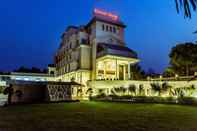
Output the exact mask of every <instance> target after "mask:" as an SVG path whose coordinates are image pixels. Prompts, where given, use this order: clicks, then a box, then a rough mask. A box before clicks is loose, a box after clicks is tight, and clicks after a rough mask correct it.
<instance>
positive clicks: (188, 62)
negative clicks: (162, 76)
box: [169, 43, 197, 76]
mask: <svg viewBox="0 0 197 131" xmlns="http://www.w3.org/2000/svg"><path fill="white" fill-rule="evenodd" d="M169 57H170V65H171V68H172V69H173V70H174V72H176V74H179V75H187V76H188V75H191V74H192V75H193V73H194V68H195V67H197V45H196V44H194V43H184V44H178V45H176V46H175V47H173V48H172V49H171V52H170V54H169Z"/></svg>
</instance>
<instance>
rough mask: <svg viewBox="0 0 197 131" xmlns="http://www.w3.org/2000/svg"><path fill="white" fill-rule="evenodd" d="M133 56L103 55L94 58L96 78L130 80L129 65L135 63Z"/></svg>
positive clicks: (136, 60)
mask: <svg viewBox="0 0 197 131" xmlns="http://www.w3.org/2000/svg"><path fill="white" fill-rule="evenodd" d="M138 61H139V60H138V59H135V58H128V57H121V56H114V55H105V56H103V57H100V58H98V59H97V60H96V79H100V80H103V79H104V80H130V79H131V71H130V65H131V64H135V63H137V62H138Z"/></svg>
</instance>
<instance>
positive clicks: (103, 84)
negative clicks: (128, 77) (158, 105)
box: [88, 80, 197, 97]
mask: <svg viewBox="0 0 197 131" xmlns="http://www.w3.org/2000/svg"><path fill="white" fill-rule="evenodd" d="M165 82H166V83H168V84H169V85H170V86H172V87H173V88H184V87H190V86H192V85H194V86H195V87H197V80H196V81H191V82H188V81H89V82H88V87H89V88H92V89H93V90H94V95H97V93H98V90H99V89H106V90H108V91H109V90H111V89H112V88H114V87H125V88H128V87H129V86H130V85H135V86H136V87H137V88H139V86H140V85H143V87H144V89H145V92H148V90H150V89H151V84H152V83H159V84H162V83H165ZM196 97H197V91H196Z"/></svg>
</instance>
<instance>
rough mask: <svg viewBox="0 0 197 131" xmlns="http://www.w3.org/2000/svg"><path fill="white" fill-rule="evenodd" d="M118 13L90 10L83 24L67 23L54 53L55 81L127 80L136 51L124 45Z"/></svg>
mask: <svg viewBox="0 0 197 131" xmlns="http://www.w3.org/2000/svg"><path fill="white" fill-rule="evenodd" d="M125 28H126V26H125V25H124V23H123V22H121V20H120V18H119V16H117V15H114V14H112V13H108V12H104V11H101V10H98V9H95V10H94V15H93V18H92V19H91V20H90V22H89V23H88V24H87V25H83V26H79V27H77V26H69V27H68V28H67V29H66V31H65V32H64V33H63V35H62V37H61V43H60V46H59V48H58V50H57V52H56V56H55V66H56V80H59V81H70V80H74V81H76V82H79V83H81V84H84V85H86V84H87V81H89V80H92V81H93V80H130V79H131V73H130V72H131V71H130V66H131V64H136V63H137V62H139V59H138V58H137V54H136V53H135V52H134V51H133V50H131V49H129V48H128V47H127V46H126V43H125V40H124V30H125Z"/></svg>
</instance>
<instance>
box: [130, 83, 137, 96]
mask: <svg viewBox="0 0 197 131" xmlns="http://www.w3.org/2000/svg"><path fill="white" fill-rule="evenodd" d="M128 91H129V92H131V94H133V95H134V96H136V86H135V85H129V88H128Z"/></svg>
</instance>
